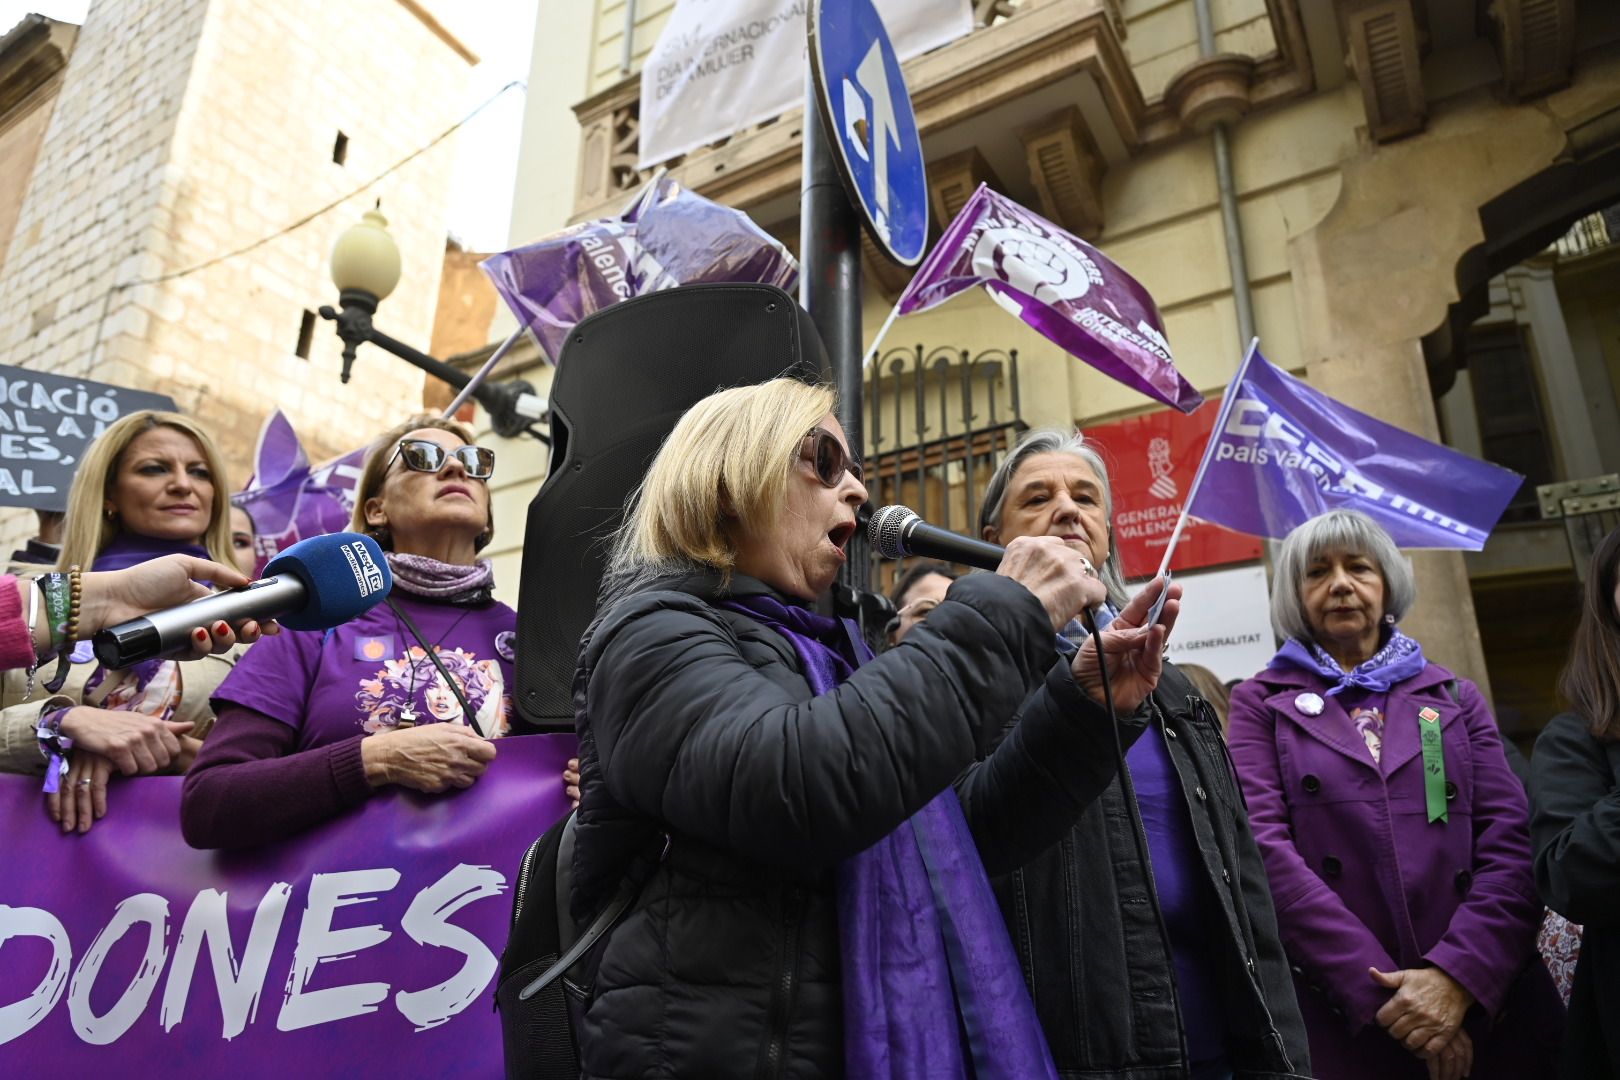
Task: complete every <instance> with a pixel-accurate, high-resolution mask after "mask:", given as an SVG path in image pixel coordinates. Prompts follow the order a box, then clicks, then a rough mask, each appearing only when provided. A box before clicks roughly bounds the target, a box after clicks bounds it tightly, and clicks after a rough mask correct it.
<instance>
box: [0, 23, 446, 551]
mask: <svg viewBox="0 0 1620 1080" xmlns="http://www.w3.org/2000/svg"><path fill="white" fill-rule="evenodd" d="M431 7H432V5H431V4H428V3H424V2H421V0H357V2H354V3H345V4H338V5H330V4H319V3H316V2H315V0H287V2H284V3H276V4H263V3H257V2H255V0H94V2H93V3H92V4H91V5H90V9H89V13H88V15H87V17H86V19H85V23H84V25H83V27H82V28H80V29H79V30H78V32H77V43H76V45H74V47H73V49H72V54H71V59H70V60H69V61H68V62H67V64H66V67H65V70H63V71H62V72H61V73H60V75H59V76H58V77H59V78H60V88H59V90H58V91H57V92H56V93H57V97H56V101H55V108H54V111H52V112H51V113H50V116H49V123H48V126H46V127H45V130H44V132H43V137H42V139H41V140H40V142H39V149H38V153H37V160H36V161H35V162H34V163H33V166H32V168H31V169H30V170H29V171H28V175H27V176H26V177H15V176H12V175H10V173H9V172H7V173H5V174H3V175H0V180H4V181H5V184H4V186H3V187H0V208H3V207H4V206H5V205H6V200H7V199H15V200H16V202H17V211H16V214H15V223H14V225H12V226H11V227H10V228H8V229H6V230H5V231H4V233H3V235H0V252H4V260H3V262H0V296H4V297H5V298H6V301H5V303H4V304H3V305H0V364H13V365H19V366H22V367H28V368H33V369H37V370H42V371H48V372H55V373H58V374H63V375H69V376H82V377H86V378H91V379H96V380H100V381H104V382H111V383H117V384H122V385H127V386H136V387H141V388H143V389H152V390H159V391H161V392H164V393H167V394H169V395H171V396H172V397H173V398H174V399H175V401H176V402H177V404H178V405H179V407H180V408H181V409H182V410H184V411H185V412H187V413H189V414H191V415H193V416H195V417H197V418H198V419H200V420H202V421H203V422H204V423H206V424H207V425H209V426H210V427H211V428H212V429H213V431H214V432H215V433H216V435H217V437H218V439H219V442H220V444H221V447H222V449H223V450H224V452H225V455H226V458H227V460H228V463H229V466H230V469H231V471H232V473H233V476H232V477H231V482H232V485H233V486H240V485H241V483H242V482H243V480H245V478H246V474H247V470H248V467H249V465H250V461H249V458H250V454H251V451H252V448H253V445H254V442H255V439H256V437H257V433H258V430H259V427H260V424H261V423H262V421H263V420H264V418H265V417H266V415H267V414H268V413H269V412H270V411H271V410H272V409H274V408H276V407H280V408H281V409H282V410H283V411H285V412H286V413H287V414H288V416H289V417H291V419H292V421H293V423H294V425H295V426H296V427H297V429H298V430H299V432H300V434H301V435H302V437H303V440H304V443H305V446H306V448H307V449H308V450H309V452H310V455H311V457H312V458H315V459H317V460H319V459H320V458H321V457H323V456H327V455H331V454H335V453H338V452H342V451H345V450H348V449H351V448H353V447H354V446H355V445H357V444H359V443H361V442H363V441H365V440H366V439H367V438H369V437H370V436H371V435H372V434H373V433H374V432H375V431H377V430H378V429H380V428H381V427H383V426H385V425H387V424H389V423H392V422H394V421H395V419H396V418H397V417H398V416H400V415H401V414H402V413H404V412H406V411H408V410H410V409H412V408H418V407H420V402H421V393H422V378H421V375H420V373H418V372H416V371H415V370H414V369H411V368H409V367H407V366H405V365H404V364H401V363H399V362H397V361H395V360H393V359H392V358H388V357H385V356H383V355H381V354H375V355H372V354H370V353H367V354H364V355H362V357H361V358H360V360H359V362H358V363H357V364H356V365H355V374H354V377H353V380H352V381H351V382H350V383H348V384H347V385H344V384H342V383H341V382H340V381H339V378H338V370H339V367H340V359H339V354H340V352H341V343H340V342H339V341H338V340H337V338H336V335H335V334H334V333H333V332H332V327H331V325H330V324H328V323H326V322H324V321H322V320H320V319H319V318H318V317H317V316H316V314H315V313H316V311H317V309H318V308H319V307H320V306H321V305H322V304H329V303H334V302H335V299H336V297H335V290H334V289H333V287H332V284H331V281H330V280H329V278H328V274H327V268H326V259H327V255H328V253H329V251H330V249H331V245H332V242H333V240H334V238H335V237H336V236H337V234H338V233H339V232H341V231H342V230H343V229H344V228H346V227H347V226H349V225H350V224H352V223H353V222H354V221H355V220H356V219H357V218H358V216H359V214H360V212H361V211H362V210H364V209H367V208H370V207H371V206H372V205H374V204H375V203H376V202H377V200H379V199H380V200H381V205H382V209H383V210H384V212H385V213H386V214H387V215H388V216H389V217H390V219H391V221H392V226H393V229H392V231H393V233H394V235H395V237H396V239H397V240H398V242H399V246H400V249H401V252H402V255H403V263H404V267H405V275H404V277H403V279H402V280H401V282H400V285H399V288H398V290H397V291H396V292H395V294H394V295H393V296H391V297H390V298H389V299H388V300H387V301H386V306H385V307H384V308H383V309H382V312H381V313H380V314H379V317H378V318H379V323H380V324H381V325H382V326H384V327H385V328H386V329H388V330H390V331H392V332H393V333H394V334H395V335H396V336H398V337H401V338H404V339H406V340H418V341H423V342H425V341H427V339H428V336H429V333H430V331H431V329H432V326H433V318H434V310H435V306H436V304H437V301H438V295H439V275H440V271H441V267H442V265H443V251H444V238H445V232H446V214H447V202H448V190H449V183H450V176H451V166H452V162H453V158H452V155H453V152H454V151H453V147H454V139H453V138H452V139H449V140H446V141H445V142H443V143H440V144H439V145H437V146H436V147H434V148H433V149H431V150H428V151H427V152H425V153H423V154H421V155H420V156H418V157H415V158H414V159H413V160H410V161H408V162H405V163H404V164H402V165H399V167H398V168H396V169H394V170H393V171H392V172H389V173H388V174H387V175H385V176H381V178H380V179H376V178H378V177H379V176H380V174H383V173H384V172H385V170H388V169H390V167H392V166H395V165H396V164H397V163H400V162H401V161H402V160H403V159H405V158H406V157H407V156H408V155H410V154H412V153H413V152H414V151H417V150H419V149H420V148H422V147H423V146H425V145H426V144H428V143H429V142H430V141H431V140H433V139H434V138H435V137H436V136H438V135H440V134H441V133H442V132H443V131H445V130H446V129H447V128H449V127H450V126H451V125H452V124H453V123H454V122H455V120H456V119H457V112H458V111H459V110H460V108H461V101H462V95H463V91H464V88H465V85H466V81H467V72H468V68H469V66H470V65H471V64H473V63H476V61H477V58H476V56H474V55H473V54H472V53H471V52H470V51H469V50H468V49H467V48H466V47H465V46H464V45H463V44H462V43H461V42H460V41H459V40H458V39H457V38H456V37H455V36H454V35H453V34H451V33H450V32H449V31H448V30H447V29H446V28H445V27H444V26H443V25H442V24H441V23H440V22H439V21H438V20H437V19H436V18H435V16H434V14H433V12H432V11H431V10H430V8H431ZM3 64H4V58H3V57H0V68H3ZM5 137H7V135H6V134H5V133H0V138H5ZM5 160H6V161H7V162H8V167H9V163H10V161H11V159H10V157H9V155H7V156H5ZM374 179H376V182H375V183H369V182H370V181H372V180H374ZM19 182H21V184H22V187H21V190H20V192H19V190H18V184H19ZM362 188H363V189H364V190H360V189H362ZM7 223H8V222H7V221H6V219H5V218H4V217H0V225H5V224H7ZM7 241H9V243H7ZM9 520H10V522H11V524H12V525H13V526H14V527H22V526H21V525H20V524H18V523H17V521H16V518H15V517H13V518H11V519H9ZM13 531H15V528H13ZM6 539H9V537H7V538H6Z"/></svg>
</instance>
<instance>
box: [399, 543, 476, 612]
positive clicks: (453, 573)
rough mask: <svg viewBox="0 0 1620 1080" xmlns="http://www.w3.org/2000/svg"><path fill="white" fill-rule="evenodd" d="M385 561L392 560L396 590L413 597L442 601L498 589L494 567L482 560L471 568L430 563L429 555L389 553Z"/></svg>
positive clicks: (434, 561) (444, 563)
mask: <svg viewBox="0 0 1620 1080" xmlns="http://www.w3.org/2000/svg"><path fill="white" fill-rule="evenodd" d="M384 558H386V559H387V560H388V569H390V570H392V571H393V573H394V586H395V587H396V588H398V589H399V590H400V591H401V592H407V593H410V594H411V595H412V596H424V597H427V598H429V599H433V600H442V599H444V598H445V597H450V596H459V595H461V594H462V593H465V592H469V591H471V590H473V589H489V588H493V587H494V585H495V570H494V566H493V564H491V563H490V561H489V560H488V559H479V560H478V561H477V562H475V563H473V564H472V565H471V566H461V565H458V564H456V563H447V562H440V561H439V560H438V559H430V558H428V557H427V556H426V555H409V554H403V553H400V552H397V551H390V552H386V553H385V554H384Z"/></svg>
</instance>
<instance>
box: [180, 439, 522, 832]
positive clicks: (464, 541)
mask: <svg viewBox="0 0 1620 1080" xmlns="http://www.w3.org/2000/svg"><path fill="white" fill-rule="evenodd" d="M494 470H495V454H494V451H492V450H490V449H488V448H486V447H481V446H478V445H476V444H475V443H474V442H473V437H472V432H471V430H469V429H468V428H467V427H466V425H464V424H460V423H458V422H456V421H454V420H444V419H438V418H432V417H417V418H413V419H411V420H408V421H406V422H405V423H403V424H400V425H398V426H397V427H395V428H393V429H392V430H390V431H388V432H385V433H384V434H383V436H382V437H381V438H379V439H378V440H377V441H376V442H375V443H373V444H372V448H371V452H370V454H369V455H368V456H367V458H366V465H365V469H364V471H363V473H362V474H361V478H360V485H359V487H358V489H357V491H356V504H355V510H354V520H353V524H352V526H351V527H352V528H353V529H354V530H355V531H356V532H365V533H368V534H370V535H371V536H372V537H374V538H375V539H376V540H377V542H378V543H379V544H380V545H381V546H382V548H383V550H384V552H386V553H387V558H388V565H389V568H390V569H391V570H392V571H393V575H394V589H393V593H392V595H391V596H390V597H389V599H388V601H387V602H386V603H384V604H381V605H379V606H377V607H375V608H372V609H371V610H370V611H369V612H367V613H366V614H364V615H362V616H360V617H359V618H358V619H355V620H354V621H353V622H350V623H347V624H345V625H343V626H340V627H338V628H337V629H336V630H334V631H331V632H329V633H322V632H319V631H302V632H293V631H287V632H284V633H282V634H281V635H280V637H279V638H277V639H273V644H274V646H275V647H274V648H273V649H269V650H265V651H264V652H257V653H254V652H250V653H249V654H248V656H247V657H246V658H245V662H244V663H243V664H241V665H239V666H238V668H237V670H236V672H235V673H233V675H232V677H231V678H229V679H227V680H226V681H225V683H224V684H223V685H222V686H221V687H220V688H219V691H218V693H217V694H216V695H215V698H214V701H215V705H216V706H217V707H218V709H219V722H218V724H217V726H216V729H215V733H214V735H213V736H212V740H211V741H210V742H209V743H208V744H207V745H206V746H205V747H204V752H203V753H202V754H201V755H200V756H199V757H198V759H197V763H196V764H195V765H194V766H193V767H192V772H191V773H190V774H189V775H188V778H187V783H186V785H185V790H184V796H183V798H182V801H181V825H182V827H183V829H184V831H185V835H186V839H187V841H189V842H190V843H191V844H193V845H194V846H197V847H205V848H224V847H248V846H253V845H256V844H261V843H265V842H268V841H271V840H278V839H282V838H284V837H286V836H288V835H291V834H293V833H296V832H298V831H300V830H303V829H306V828H309V827H310V826H312V825H315V824H318V823H320V822H322V821H325V820H328V819H329V818H332V817H334V816H336V815H338V814H341V813H343V812H344V811H346V810H348V809H350V808H352V807H354V806H358V805H360V804H361V803H363V802H364V801H365V800H366V799H367V798H369V797H370V795H371V793H372V792H373V791H376V790H377V789H379V788H382V787H385V786H388V785H396V786H400V787H407V788H412V789H414V790H417V791H423V792H429V793H436V792H442V791H447V790H449V789H451V788H465V787H470V786H471V785H472V784H473V783H474V782H475V781H476V780H477V779H478V777H479V776H481V775H482V774H483V772H484V769H485V768H486V767H487V766H488V764H489V762H490V761H491V760H493V759H494V757H495V744H494V741H493V740H495V739H498V738H500V737H501V736H502V735H505V734H506V733H507V732H508V729H509V726H510V714H511V707H512V702H511V691H510V687H511V685H512V656H513V642H514V640H515V637H516V630H517V615H516V613H515V612H514V611H513V610H512V609H511V608H509V607H507V606H506V605H505V604H502V603H500V602H499V601H497V600H495V599H494V596H493V595H492V590H493V588H494V575H493V572H492V570H491V567H490V563H489V561H488V560H486V559H480V558H479V557H478V553H479V552H480V551H481V550H483V548H484V547H485V545H487V544H488V543H489V541H490V538H491V536H492V535H493V532H494V521H493V518H492V517H491V513H490V497H489V486H488V481H489V478H490V476H491V475H493V473H494ZM262 647H263V643H261V645H260V646H259V648H262Z"/></svg>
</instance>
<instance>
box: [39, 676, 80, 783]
mask: <svg viewBox="0 0 1620 1080" xmlns="http://www.w3.org/2000/svg"><path fill="white" fill-rule="evenodd" d="M58 700H60V699H59V698H58V699H53V700H51V701H47V702H46V703H45V705H44V707H42V708H41V709H40V715H39V725H38V726H37V727H35V728H34V736H35V738H37V739H38V740H39V752H40V754H41V755H42V756H43V757H44V758H45V794H47V795H51V794H54V793H55V792H57V791H58V790H60V789H61V786H62V778H63V777H64V776H66V775H67V771H68V758H69V756H70V754H71V753H72V751H73V740H72V739H71V738H70V737H68V736H66V735H64V734H62V721H63V720H64V719H65V718H66V717H67V714H68V713H69V712H70V711H71V710H72V708H73V706H71V705H69V706H66V707H59V708H54V709H53V708H51V706H52V705H53V704H54V703H55V701H58Z"/></svg>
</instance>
